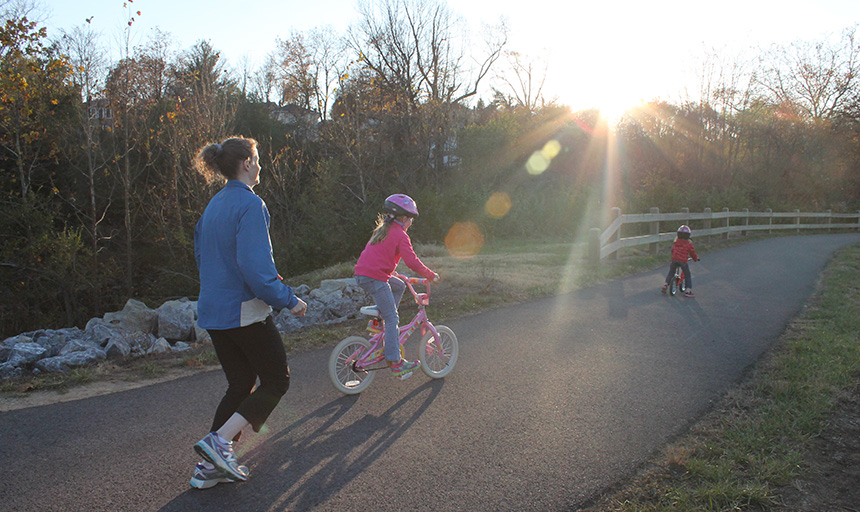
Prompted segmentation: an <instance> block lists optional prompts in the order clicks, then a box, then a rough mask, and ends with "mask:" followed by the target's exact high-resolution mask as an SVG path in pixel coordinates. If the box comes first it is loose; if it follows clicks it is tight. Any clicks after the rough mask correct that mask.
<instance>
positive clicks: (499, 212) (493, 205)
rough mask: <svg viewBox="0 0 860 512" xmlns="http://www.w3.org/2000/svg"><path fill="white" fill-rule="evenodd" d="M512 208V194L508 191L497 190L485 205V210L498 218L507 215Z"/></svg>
mask: <svg viewBox="0 0 860 512" xmlns="http://www.w3.org/2000/svg"><path fill="white" fill-rule="evenodd" d="M510 209H511V196H509V195H508V194H507V192H496V193H495V194H493V195H491V196H490V199H488V200H487V204H485V205H484V210H486V212H487V214H488V215H489V216H490V217H494V218H496V219H501V218H502V217H504V216H505V215H507V214H508V212H509V211H510Z"/></svg>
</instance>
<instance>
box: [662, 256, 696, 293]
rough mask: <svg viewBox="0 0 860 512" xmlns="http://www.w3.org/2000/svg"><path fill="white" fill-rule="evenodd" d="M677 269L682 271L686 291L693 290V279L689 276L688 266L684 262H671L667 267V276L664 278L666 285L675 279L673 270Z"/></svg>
mask: <svg viewBox="0 0 860 512" xmlns="http://www.w3.org/2000/svg"><path fill="white" fill-rule="evenodd" d="M677 267H681V269H682V270H683V271H684V284H685V285H686V286H687V289H688V290H690V289H692V288H693V277H692V276H690V264H689V263H687V262H686V261H672V263H671V264H670V265H669V275H667V276H666V284H669V281H671V280H672V278H673V277H675V269H676V268H677Z"/></svg>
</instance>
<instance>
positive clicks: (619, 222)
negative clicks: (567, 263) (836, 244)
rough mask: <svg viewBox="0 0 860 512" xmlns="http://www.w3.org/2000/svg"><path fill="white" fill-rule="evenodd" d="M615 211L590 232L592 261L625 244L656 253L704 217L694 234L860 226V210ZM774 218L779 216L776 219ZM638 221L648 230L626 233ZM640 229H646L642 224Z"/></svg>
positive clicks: (609, 255)
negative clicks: (602, 225) (680, 228)
mask: <svg viewBox="0 0 860 512" xmlns="http://www.w3.org/2000/svg"><path fill="white" fill-rule="evenodd" d="M611 212H612V213H611V218H612V221H611V223H610V224H609V227H607V228H606V229H604V230H602V231H601V229H600V228H592V229H591V232H590V233H589V249H588V250H589V261H590V262H592V263H599V262H600V260H603V259H606V258H610V259H611V258H616V257H617V256H618V251H619V250H620V249H623V248H625V247H636V246H640V245H649V246H650V252H651V253H652V254H656V253H657V244H658V243H659V242H671V241H673V240H674V239H675V234H676V230H677V229H678V226H680V225H681V224H687V225H689V224H690V223H691V222H692V221H702V222H701V223H700V224H701V225H702V227H701V228H699V227H697V226H696V227H694V228H693V231H694V232H693V237H694V238H702V237H710V236H722V238H724V239H728V238H729V234H730V233H737V234H739V235H740V236H746V234H747V233H748V232H750V231H767V232H768V233H773V232H774V231H775V230H795V231H797V232H798V233H799V232H800V230H805V229H818V230H821V229H825V230H831V229H852V230H860V212H857V213H833V212H832V211H830V210H827V211H826V212H823V213H811V212H801V211H800V210H794V211H793V212H774V211H772V210H770V209H768V210H765V211H763V212H751V211H749V209H747V208H744V210H743V211H740V212H732V211H729V209H728V208H723V210H722V211H721V212H712V211H711V209H710V208H705V211H704V212H702V213H691V212H690V211H689V209H687V208H683V209H682V210H681V212H679V213H660V210H659V209H658V208H651V213H642V214H622V213H621V209H620V208H613V209H612V210H611ZM774 219H777V222H776V223H774ZM782 219H788V221H784V220H782ZM634 224H648V234H647V235H636V236H628V237H623V236H622V232H621V230H622V227H623V226H625V225H634ZM639 231H640V232H641V231H642V228H641V226H640V227H639Z"/></svg>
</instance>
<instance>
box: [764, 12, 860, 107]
mask: <svg viewBox="0 0 860 512" xmlns="http://www.w3.org/2000/svg"><path fill="white" fill-rule="evenodd" d="M763 67H764V72H763V73H762V74H761V76H760V78H759V80H758V83H759V84H760V85H761V86H762V87H764V89H765V90H766V91H767V93H768V95H769V96H770V99H771V101H772V102H773V103H774V104H777V105H784V106H786V107H788V108H793V109H795V110H796V111H797V113H798V114H799V115H800V116H802V117H804V118H811V119H826V118H833V117H835V116H838V115H840V114H842V113H844V112H846V111H847V110H848V109H849V108H850V106H851V104H852V103H853V102H854V100H855V99H856V95H857V94H858V93H857V83H858V80H860V45H858V41H857V26H856V25H855V26H854V27H851V28H848V29H845V30H844V31H843V32H842V34H841V36H840V37H839V39H838V40H828V39H825V40H821V41H814V42H808V41H797V42H794V43H791V44H790V45H788V46H775V47H773V48H771V49H770V51H768V52H767V53H766V54H765V55H764V57H763Z"/></svg>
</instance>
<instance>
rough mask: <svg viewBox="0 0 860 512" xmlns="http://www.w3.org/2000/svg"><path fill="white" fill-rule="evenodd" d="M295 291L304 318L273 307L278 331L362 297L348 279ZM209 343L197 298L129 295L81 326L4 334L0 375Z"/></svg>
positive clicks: (322, 317) (338, 317)
mask: <svg viewBox="0 0 860 512" xmlns="http://www.w3.org/2000/svg"><path fill="white" fill-rule="evenodd" d="M294 291H295V292H296V295H298V296H299V297H301V298H302V300H304V301H305V302H307V304H308V310H307V313H306V315H305V316H303V317H296V316H293V315H292V314H290V312H289V311H287V310H283V311H280V312H277V311H276V312H275V316H274V318H275V323H276V325H277V326H278V330H280V331H281V332H291V331H295V330H297V329H301V328H302V327H306V326H309V325H317V324H330V323H336V322H342V321H344V320H348V319H351V318H355V317H356V316H357V315H358V310H359V308H360V307H361V306H362V305H364V304H365V300H366V299H365V294H364V290H362V289H361V287H359V286H358V285H356V284H355V279H352V278H350V279H329V280H325V281H323V282H322V283H321V285H320V287H319V288H317V289H314V290H311V289H310V287H309V286H307V285H301V286H299V287H297V288H295V290H294ZM209 342H211V340H210V339H209V334H208V333H207V332H206V330H205V329H201V328H200V327H198V326H197V302H195V301H191V300H189V299H187V298H183V299H180V300H170V301H167V302H165V303H164V304H162V305H161V306H159V307H158V308H157V309H150V308H148V307H147V306H146V304H144V303H142V302H140V301H137V300H134V299H129V301H128V302H126V304H125V307H123V309H122V311H117V312H111V313H106V314H105V315H104V317H102V318H93V319H91V320H90V321H89V322H87V325H86V327H85V328H84V329H83V330H81V329H79V328H78V327H69V328H65V329H39V330H37V331H32V332H26V333H23V334H19V335H17V336H12V337H11V338H6V339H5V340H3V341H2V342H0V379H8V378H15V377H22V376H25V375H35V374H38V373H43V372H48V373H56V372H67V371H69V370H70V369H72V368H77V367H81V366H89V365H93V364H96V363H98V362H99V361H103V360H105V359H114V360H122V359H126V358H129V357H141V356H146V355H150V354H160V353H165V352H171V351H174V352H175V351H184V350H188V349H190V348H191V347H192V346H199V345H201V344H205V343H209Z"/></svg>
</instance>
